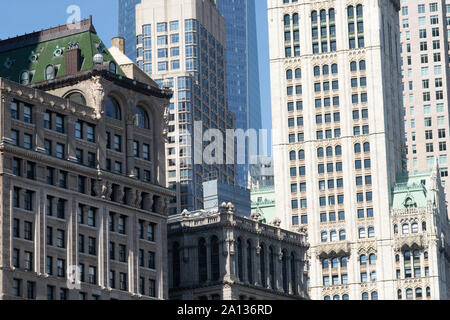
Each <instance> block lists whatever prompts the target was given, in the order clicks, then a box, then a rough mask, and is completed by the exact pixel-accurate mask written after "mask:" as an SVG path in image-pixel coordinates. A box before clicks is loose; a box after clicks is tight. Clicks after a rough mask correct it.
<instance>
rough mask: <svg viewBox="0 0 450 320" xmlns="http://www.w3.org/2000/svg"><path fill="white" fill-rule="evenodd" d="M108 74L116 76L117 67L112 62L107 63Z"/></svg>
mask: <svg viewBox="0 0 450 320" xmlns="http://www.w3.org/2000/svg"><path fill="white" fill-rule="evenodd" d="M109 72H111V73H114V74H116V73H117V65H116V63H115V62H114V61H111V62H110V63H109Z"/></svg>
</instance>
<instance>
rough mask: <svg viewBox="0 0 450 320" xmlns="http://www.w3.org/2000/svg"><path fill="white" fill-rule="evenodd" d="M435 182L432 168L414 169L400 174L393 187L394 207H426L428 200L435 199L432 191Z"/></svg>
mask: <svg viewBox="0 0 450 320" xmlns="http://www.w3.org/2000/svg"><path fill="white" fill-rule="evenodd" d="M433 184H434V182H433V181H432V171H431V170H430V171H414V172H409V173H408V174H404V175H401V176H399V177H398V178H397V184H396V185H395V187H394V188H393V189H392V195H393V204H392V208H393V209H404V208H406V207H410V206H412V207H417V208H420V207H426V206H427V201H428V200H431V201H434V194H433V192H431V190H432V189H433V187H434V186H433Z"/></svg>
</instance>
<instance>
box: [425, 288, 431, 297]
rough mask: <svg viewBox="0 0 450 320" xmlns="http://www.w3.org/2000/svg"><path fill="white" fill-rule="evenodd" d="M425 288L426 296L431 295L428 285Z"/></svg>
mask: <svg viewBox="0 0 450 320" xmlns="http://www.w3.org/2000/svg"><path fill="white" fill-rule="evenodd" d="M425 290H426V295H427V298H429V297H431V289H430V287H427V288H426V289H425Z"/></svg>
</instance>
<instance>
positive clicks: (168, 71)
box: [136, 0, 236, 214]
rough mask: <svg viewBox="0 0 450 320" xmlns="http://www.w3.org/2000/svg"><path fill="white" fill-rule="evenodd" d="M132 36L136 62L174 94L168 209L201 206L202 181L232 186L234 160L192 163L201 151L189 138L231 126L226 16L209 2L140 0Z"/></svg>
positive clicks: (225, 157) (168, 146) (229, 156)
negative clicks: (171, 200) (173, 196)
mask: <svg viewBox="0 0 450 320" xmlns="http://www.w3.org/2000/svg"><path fill="white" fill-rule="evenodd" d="M136 34H137V63H138V65H139V66H140V67H141V68H142V69H143V70H144V71H145V72H147V73H148V74H151V75H152V78H153V79H155V81H156V82H157V83H159V85H160V86H161V87H162V86H166V85H167V86H170V87H172V88H173V89H174V92H175V95H174V98H173V99H172V100H171V106H170V110H169V115H168V116H169V138H168V142H167V144H166V149H167V161H168V163H167V181H168V186H169V187H170V188H172V189H173V190H176V192H177V201H176V203H172V204H171V208H170V213H171V214H175V213H180V212H182V211H183V210H188V211H192V210H198V209H203V187H202V183H203V182H204V181H208V180H215V179H217V180H219V182H220V183H224V184H231V185H234V184H235V175H236V172H235V167H234V165H233V164H229V165H226V164H223V165H221V164H206V163H205V162H204V161H201V162H200V163H196V162H197V161H194V160H195V159H197V158H196V157H197V156H198V155H199V154H198V153H199V152H201V151H203V150H199V149H200V148H201V147H202V143H201V142H199V141H198V140H196V143H197V147H200V148H194V141H193V139H192V137H193V136H194V138H195V139H199V138H200V139H201V137H200V136H201V134H202V132H205V131H206V130H208V129H217V130H219V131H220V132H221V133H222V134H223V137H225V131H226V130H227V129H233V128H234V121H235V117H234V115H233V113H232V112H230V111H229V110H228V108H227V102H226V90H227V88H226V70H225V44H226V43H225V20H224V18H223V17H222V16H221V15H220V13H219V11H218V10H217V7H216V4H215V2H214V1H210V0H182V1H179V0H142V1H141V3H140V4H138V5H137V6H136ZM198 124H200V126H198ZM194 127H195V128H199V130H198V131H200V132H198V131H197V130H194ZM194 131H196V132H195V133H194ZM224 141H225V140H224ZM206 145H207V143H206V144H205V146H206ZM224 145H225V146H224V149H223V150H226V143H224ZM217 153H220V152H217ZM222 155H223V157H222ZM216 156H218V157H222V158H223V161H224V162H225V163H233V160H234V158H235V157H234V152H232V153H231V154H228V153H226V152H225V151H224V152H223V153H220V154H216Z"/></svg>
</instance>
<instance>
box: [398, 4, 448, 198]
mask: <svg viewBox="0 0 450 320" xmlns="http://www.w3.org/2000/svg"><path fill="white" fill-rule="evenodd" d="M400 20H401V21H400V25H401V27H400V28H401V48H402V62H403V66H402V76H403V104H404V115H405V131H406V136H405V139H406V143H407V147H408V152H407V154H408V167H409V169H410V170H418V168H430V167H433V166H434V163H435V160H437V161H438V163H439V166H440V169H441V177H442V181H443V183H444V185H445V189H446V194H447V199H448V195H449V194H450V184H449V183H448V174H449V173H448V166H449V156H450V145H448V138H449V135H450V120H449V95H448V92H449V89H450V87H449V85H450V84H449V82H448V80H447V79H448V77H449V65H448V60H449V59H448V48H447V44H448V41H447V40H448V37H447V25H446V22H447V21H446V16H445V1H444V0H439V1H437V0H427V1H418V0H408V1H406V2H404V3H402V8H401V11H400Z"/></svg>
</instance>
